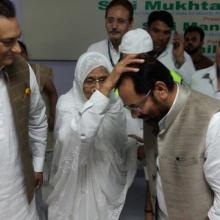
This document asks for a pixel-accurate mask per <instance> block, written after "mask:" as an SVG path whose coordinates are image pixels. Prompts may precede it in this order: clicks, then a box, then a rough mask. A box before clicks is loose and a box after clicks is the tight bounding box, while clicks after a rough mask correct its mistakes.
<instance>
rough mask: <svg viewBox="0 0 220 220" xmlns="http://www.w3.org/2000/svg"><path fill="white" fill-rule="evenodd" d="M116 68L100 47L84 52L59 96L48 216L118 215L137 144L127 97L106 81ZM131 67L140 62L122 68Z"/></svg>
mask: <svg viewBox="0 0 220 220" xmlns="http://www.w3.org/2000/svg"><path fill="white" fill-rule="evenodd" d="M134 61H135V60H134ZM126 63H127V62H126ZM111 69H112V68H111V64H110V63H109V61H108V60H107V58H106V57H105V56H104V55H102V54H100V53H97V52H87V53H85V54H83V55H81V56H80V58H79V60H78V62H77V64H76V69H75V74H74V81H73V87H72V89H71V90H70V91H69V92H68V93H66V94H65V95H62V96H61V97H60V98H59V100H58V103H57V111H56V125H55V138H56V144H55V150H54V158H53V163H52V169H51V179H50V194H49V197H48V199H47V203H48V207H49V208H48V214H49V215H48V217H49V220H64V219H68V220H94V219H100V220H101V219H105V220H118V219H119V216H120V213H121V210H122V208H123V206H124V203H125V198H126V194H127V190H128V188H129V186H130V185H131V183H132V181H133V178H134V175H135V172H136V160H137V156H136V154H137V149H136V148H134V147H133V145H134V143H131V142H128V137H127V133H126V121H125V114H124V108H123V105H122V102H121V100H120V99H119V97H118V96H115V94H114V93H113V92H112V91H111V90H112V88H109V87H108V83H106V79H107V78H108V76H109V75H110V74H109V73H110V71H111ZM128 70H130V71H132V70H133V71H136V68H131V67H130V68H120V71H128Z"/></svg>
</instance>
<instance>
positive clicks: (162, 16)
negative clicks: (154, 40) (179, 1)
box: [147, 11, 174, 29]
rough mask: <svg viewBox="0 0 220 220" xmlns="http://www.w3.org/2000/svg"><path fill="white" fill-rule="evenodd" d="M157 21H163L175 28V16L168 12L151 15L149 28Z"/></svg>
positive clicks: (156, 12)
mask: <svg viewBox="0 0 220 220" xmlns="http://www.w3.org/2000/svg"><path fill="white" fill-rule="evenodd" d="M155 21H162V22H164V23H165V24H166V25H167V26H168V27H170V28H171V29H173V28H174V20H173V16H172V15H171V14H170V13H169V12H167V11H153V12H151V13H150V14H149V17H148V21H147V26H148V27H150V26H151V24H152V23H153V22H155Z"/></svg>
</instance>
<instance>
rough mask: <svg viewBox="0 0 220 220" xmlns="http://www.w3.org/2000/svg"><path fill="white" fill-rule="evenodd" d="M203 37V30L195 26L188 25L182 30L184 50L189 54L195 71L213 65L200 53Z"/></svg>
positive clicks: (197, 71)
mask: <svg viewBox="0 0 220 220" xmlns="http://www.w3.org/2000/svg"><path fill="white" fill-rule="evenodd" d="M204 38H205V33H204V31H203V30H202V28H200V27H197V26H189V27H188V28H187V29H186V30H185V32H184V41H185V51H186V52H187V53H188V54H189V55H190V56H191V58H192V61H193V64H194V66H195V69H196V73H199V70H204V69H207V68H209V67H211V66H212V65H213V62H212V60H211V59H209V58H208V57H206V56H205V55H203V53H202V46H203V44H204Z"/></svg>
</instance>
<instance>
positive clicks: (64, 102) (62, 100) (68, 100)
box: [56, 90, 74, 112]
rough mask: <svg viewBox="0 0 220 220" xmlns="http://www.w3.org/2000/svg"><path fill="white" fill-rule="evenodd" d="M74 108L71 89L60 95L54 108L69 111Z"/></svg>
mask: <svg viewBox="0 0 220 220" xmlns="http://www.w3.org/2000/svg"><path fill="white" fill-rule="evenodd" d="M73 108H74V103H73V96H72V90H70V91H68V92H67V93H66V94H64V95H61V96H60V97H59V99H58V101H57V105H56V109H57V110H58V111H66V112H71V111H72V110H73Z"/></svg>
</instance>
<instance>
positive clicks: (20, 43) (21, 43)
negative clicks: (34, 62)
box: [18, 40, 28, 57]
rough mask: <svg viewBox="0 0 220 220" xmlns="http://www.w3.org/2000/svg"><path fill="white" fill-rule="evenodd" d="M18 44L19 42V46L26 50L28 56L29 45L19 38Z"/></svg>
mask: <svg viewBox="0 0 220 220" xmlns="http://www.w3.org/2000/svg"><path fill="white" fill-rule="evenodd" d="M18 44H19V46H20V47H21V49H22V50H23V51H24V53H25V55H26V56H27V57H28V51H27V47H26V45H25V44H24V42H22V41H20V40H18Z"/></svg>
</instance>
